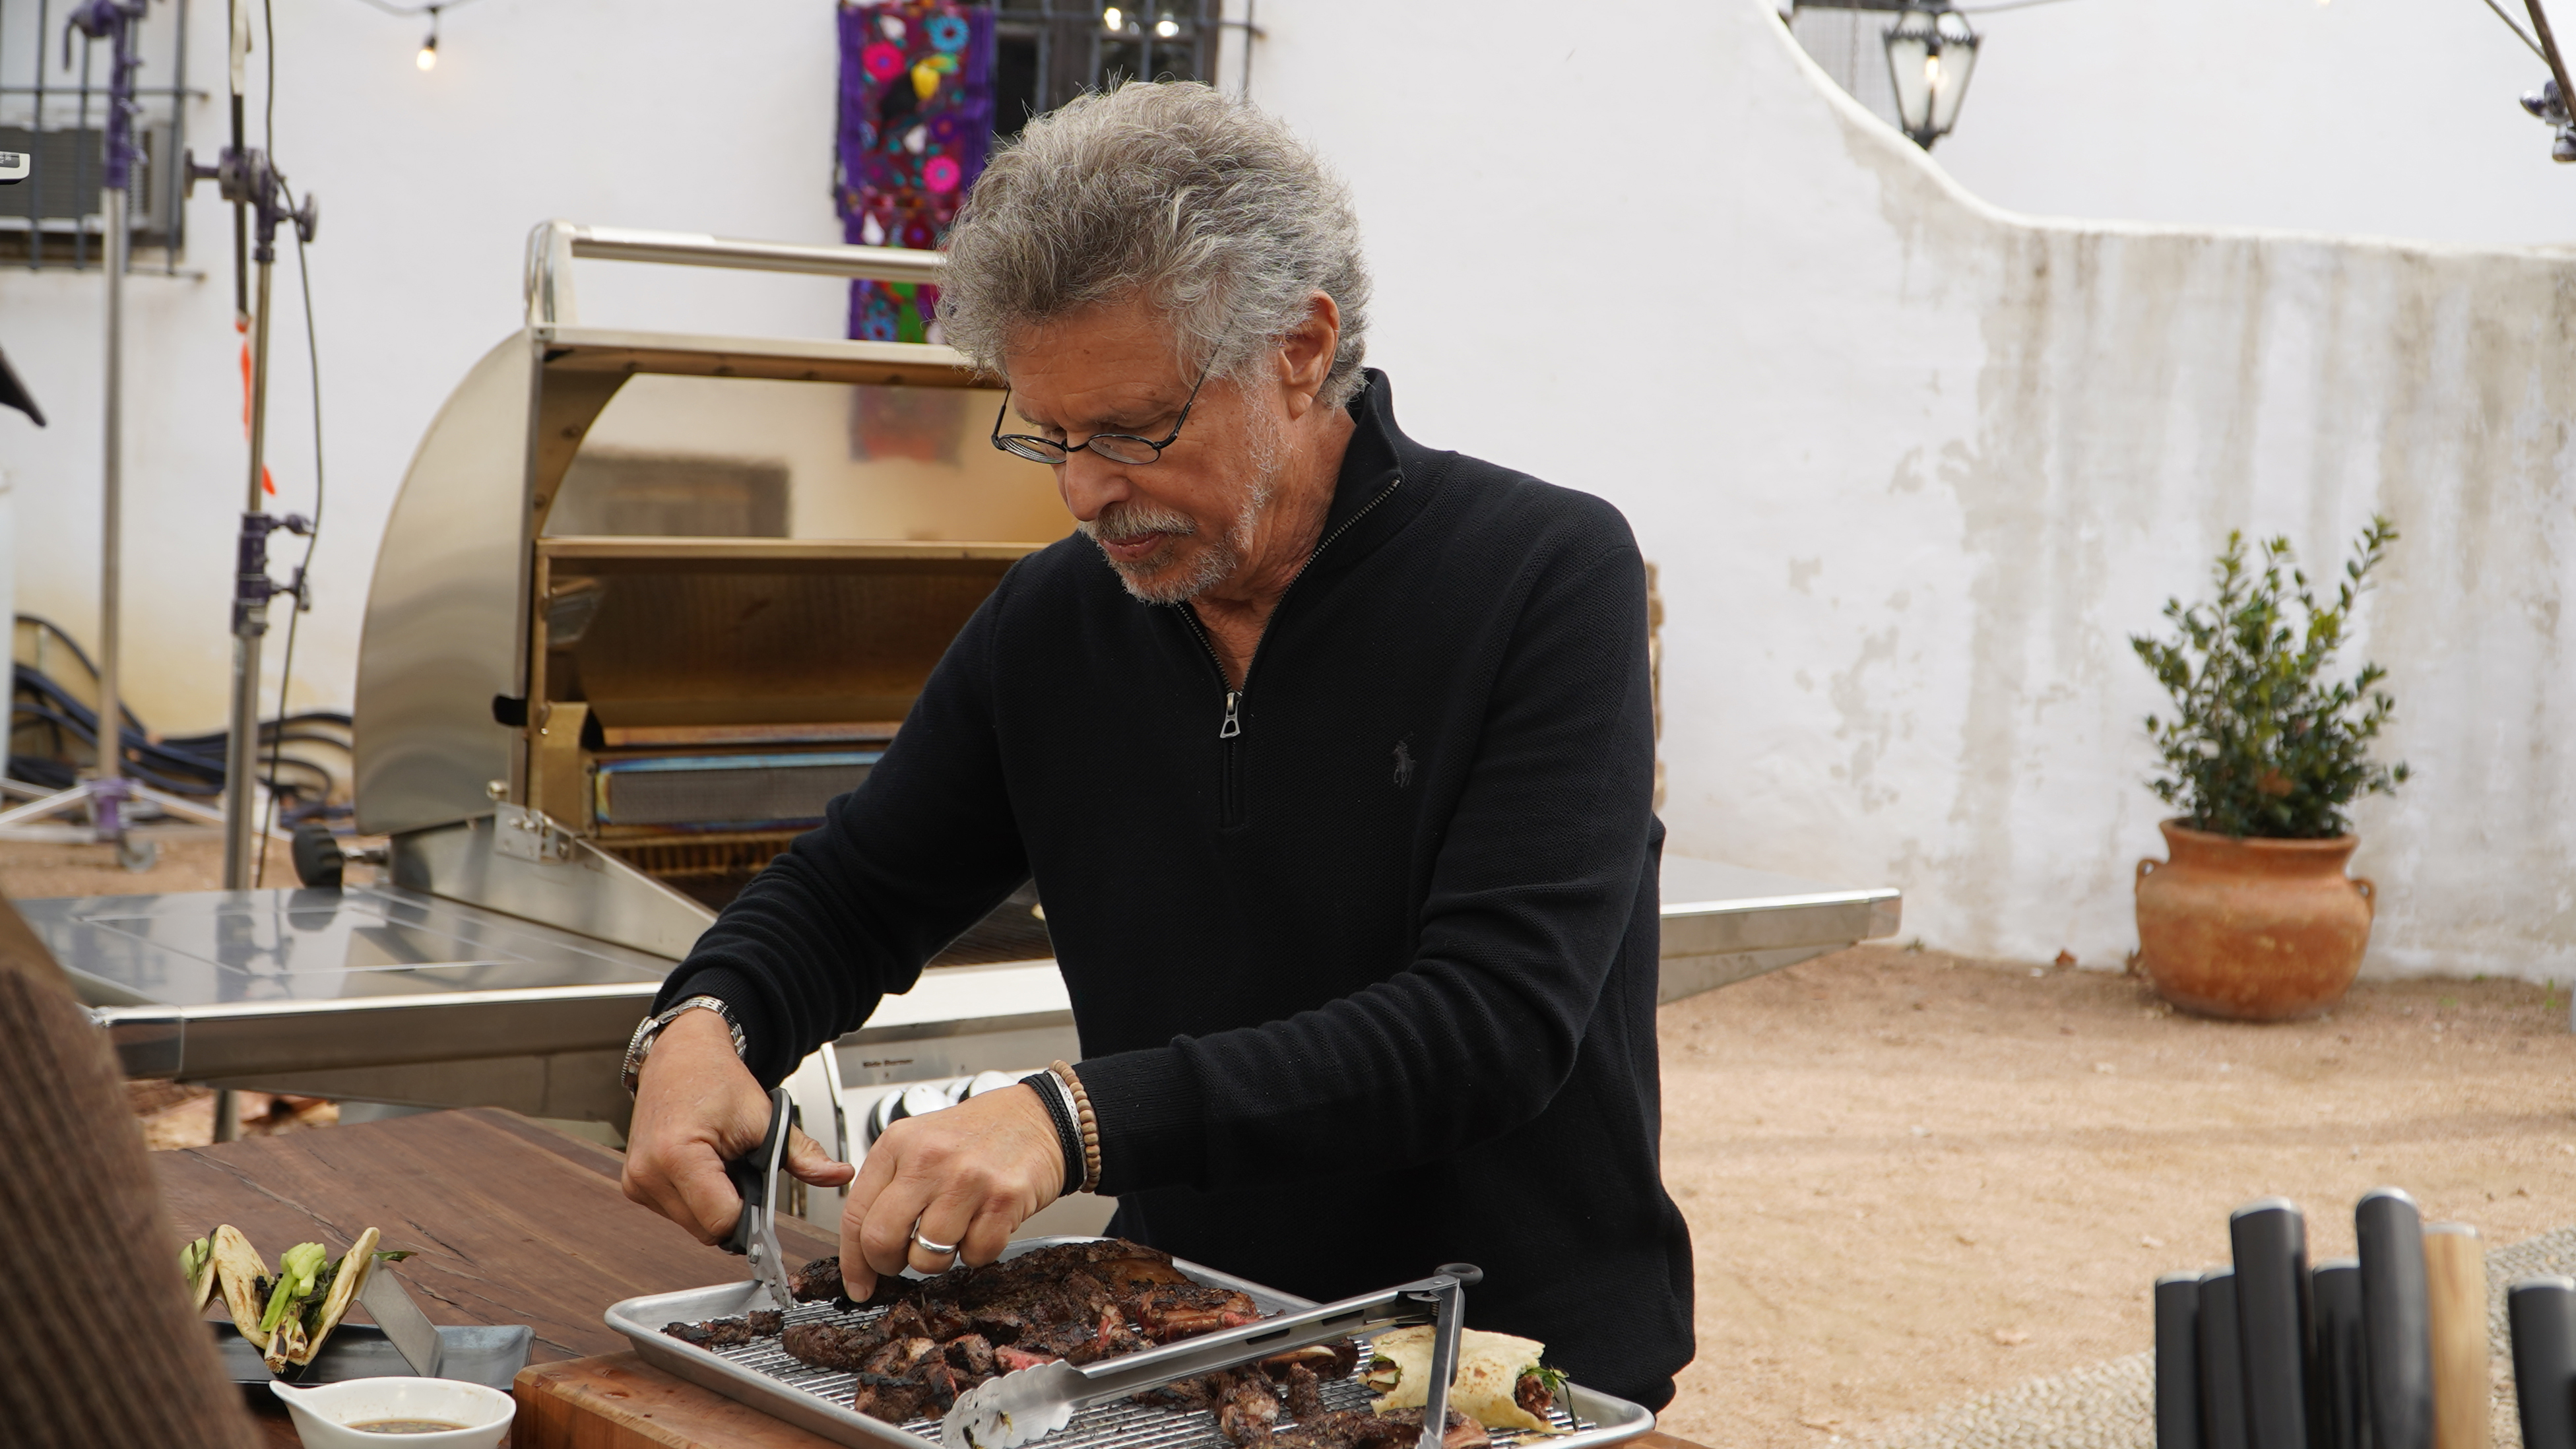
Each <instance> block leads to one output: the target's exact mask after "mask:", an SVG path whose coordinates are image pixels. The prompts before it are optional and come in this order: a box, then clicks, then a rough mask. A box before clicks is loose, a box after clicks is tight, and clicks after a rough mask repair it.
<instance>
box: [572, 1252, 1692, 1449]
mask: <svg viewBox="0 0 2576 1449" xmlns="http://www.w3.org/2000/svg"><path fill="white" fill-rule="evenodd" d="M1078 1241H1085V1240H1083V1239H1076V1238H1040V1239H1030V1240H1026V1241H1024V1242H1019V1243H1014V1244H1012V1245H1011V1251H1010V1252H1009V1253H1008V1254H1006V1255H1005V1256H1017V1255H1018V1254H1019V1253H1022V1252H1026V1251H1029V1250H1030V1249H1033V1248H1039V1247H1045V1246H1047V1245H1049V1244H1052V1243H1062V1242H1078ZM1173 1266H1175V1267H1177V1268H1179V1269H1180V1270H1181V1271H1182V1272H1184V1273H1186V1274H1188V1275H1189V1276H1190V1277H1191V1278H1193V1279H1196V1280H1197V1281H1199V1282H1201V1283H1207V1284H1212V1285H1216V1286H1221V1287H1227V1288H1235V1289H1240V1290H1242V1291H1243V1292H1245V1293H1248V1294H1250V1295H1251V1296H1252V1299H1253V1301H1254V1302H1256V1303H1258V1304H1260V1306H1261V1308H1262V1310H1263V1311H1264V1312H1265V1313H1283V1312H1290V1311H1294V1310H1297V1309H1302V1308H1311V1307H1313V1306H1314V1305H1313V1304H1311V1303H1309V1302H1307V1301H1306V1300H1305V1299H1302V1298H1297V1297H1294V1296H1292V1295H1289V1294H1285V1293H1280V1292H1277V1291H1275V1290H1273V1289H1269V1288H1264V1287H1262V1286H1261V1285H1259V1284H1255V1283H1248V1282H1245V1281H1244V1280H1242V1279H1240V1278H1236V1277H1234V1276H1232V1275H1230V1274H1226V1273H1220V1272H1217V1271H1215V1270H1213V1269H1209V1268H1204V1267H1201V1266H1199V1265H1198V1264H1195V1263H1190V1262H1186V1261H1182V1260H1180V1259H1174V1260H1173ZM756 1297H757V1298H759V1300H760V1301H759V1302H758V1303H755V1302H754V1299H755V1298H756ZM765 1303H766V1298H765V1296H763V1295H760V1294H759V1292H758V1290H757V1288H756V1287H755V1286H754V1285H752V1284H749V1283H731V1284H724V1285H721V1286H718V1287H713V1288H695V1289H688V1290H684V1291H682V1292H678V1293H659V1294H651V1295H648V1296H645V1297H641V1298H630V1299H627V1300H626V1301H624V1302H622V1303H618V1304H616V1305H614V1306H612V1307H611V1308H610V1309H609V1310H608V1312H607V1314H606V1315H605V1317H606V1320H607V1323H608V1326H609V1327H611V1328H613V1329H616V1330H617V1331H618V1332H620V1333H622V1334H624V1335H626V1337H627V1339H628V1340H629V1341H630V1342H632V1343H633V1344H634V1346H635V1352H636V1354H637V1356H638V1357H640V1358H642V1359H643V1360H644V1361H645V1362H647V1363H650V1364H652V1365H653V1366H654V1367H656V1368H659V1369H661V1370H663V1371H664V1372H667V1373H670V1374H672V1375H674V1376H676V1377H679V1378H682V1379H686V1380H688V1381H689V1382H691V1383H693V1384H696V1385H698V1386H699V1387H701V1388H704V1389H709V1390H712V1391H713V1392H715V1393H719V1394H722V1395H724V1396H725V1397H727V1398H729V1399H732V1400H734V1401H736V1402H738V1403H742V1404H747V1405H750V1406H751V1407H753V1408H756V1409H760V1410H761V1411H763V1412H765V1413H768V1414H771V1415H773V1416H775V1417H777V1418H779V1419H783V1420H785V1421H786V1422H788V1423H791V1424H794V1425H795V1426H797V1427H798V1428H800V1429H804V1430H807V1431H808V1432H810V1433H814V1434H818V1435H821V1436H822V1437H824V1438H826V1439H829V1440H831V1441H832V1442H834V1443H836V1444H841V1445H846V1446H849V1449H923V1446H924V1445H932V1446H935V1445H937V1444H938V1443H939V1424H938V1421H937V1420H935V1419H922V1420H916V1421H914V1422H912V1423H910V1424H890V1423H887V1422H886V1421H885V1420H883V1419H878V1418H875V1417H873V1416H870V1415H866V1414H861V1413H858V1412H856V1411H854V1410H853V1409H851V1408H850V1406H849V1405H850V1400H851V1395H852V1393H853V1391H854V1390H855V1388H856V1386H857V1378H856V1376H855V1375H852V1374H850V1373H847V1372H843V1371H841V1370H837V1369H821V1368H815V1367H812V1366H810V1365H807V1364H804V1363H800V1362H798V1361H797V1360H796V1359H794V1358H791V1357H789V1356H788V1355H787V1353H786V1351H785V1350H784V1349H783V1348H781V1347H779V1344H778V1340H776V1339H760V1340H757V1341H755V1342H753V1343H751V1344H748V1345H745V1346H744V1347H741V1348H736V1349H726V1350H713V1349H706V1348H701V1347H698V1346H697V1345H695V1344H690V1343H684V1342H682V1341H681V1340H679V1339H676V1338H673V1337H671V1336H670V1335H668V1334H666V1333H663V1332H662V1331H661V1330H662V1327H663V1325H665V1324H668V1323H673V1322H682V1323H694V1322H698V1321H701V1320H704V1319H709V1318H725V1317H732V1316H735V1315H737V1314H740V1313H742V1312H743V1311H745V1310H746V1309H747V1308H750V1307H754V1306H765ZM885 1311H886V1310H884V1309H867V1310H858V1311H853V1312H848V1313H843V1312H840V1311H838V1310H836V1309H834V1308H833V1307H832V1306H831V1305H829V1304H820V1303H818V1304H805V1305H800V1306H799V1307H797V1308H796V1309H794V1310H792V1311H791V1312H790V1313H789V1314H788V1319H787V1321H788V1322H789V1323H815V1322H838V1323H844V1324H862V1323H866V1322H869V1321H871V1320H872V1319H874V1318H876V1317H878V1316H880V1315H882V1314H883V1313H884V1312H885ZM1362 1344H1363V1349H1364V1350H1365V1347H1366V1340H1363V1341H1362ZM1366 1364H1367V1359H1366V1356H1365V1352H1364V1353H1363V1356H1362V1359H1361V1371H1365V1368H1366ZM1569 1387H1570V1389H1571V1392H1570V1393H1569V1395H1568V1398H1569V1399H1570V1400H1571V1401H1572V1403H1573V1405H1574V1407H1575V1408H1576V1409H1578V1410H1579V1411H1580V1412H1581V1417H1580V1418H1568V1417H1567V1416H1566V1414H1565V1413H1564V1411H1563V1410H1562V1409H1553V1410H1551V1411H1550V1413H1549V1416H1548V1417H1549V1418H1550V1419H1551V1420H1552V1421H1553V1422H1554V1423H1555V1424H1556V1425H1557V1427H1558V1428H1559V1429H1560V1430H1562V1431H1564V1432H1562V1433H1560V1434H1558V1435H1555V1436H1552V1437H1549V1438H1547V1439H1545V1440H1543V1441H1538V1442H1543V1443H1544V1444H1545V1445H1546V1446H1547V1449H1597V1446H1603V1445H1609V1444H1614V1443H1617V1442H1619V1441H1621V1440H1625V1439H1631V1438H1634V1437H1636V1436H1638V1435H1640V1434H1643V1433H1645V1432H1647V1431H1648V1430H1650V1429H1652V1428H1653V1427H1654V1425H1655V1416H1654V1415H1653V1414H1652V1413H1650V1412H1648V1411H1647V1410H1646V1409H1644V1408H1643V1407H1641V1406H1639V1405H1636V1404H1632V1403H1629V1402H1628V1401H1627V1400H1625V1399H1618V1398H1613V1397H1611V1396H1609V1395H1606V1394H1599V1393H1594V1392H1592V1391H1591V1390H1588V1389H1584V1388H1582V1387H1580V1386H1579V1385H1575V1386H1569ZM1369 1398H1370V1395H1369V1392H1368V1390H1367V1389H1366V1388H1365V1387H1364V1386H1363V1385H1361V1383H1360V1382H1359V1379H1358V1376H1357V1373H1356V1372H1355V1373H1354V1374H1353V1376H1352V1377H1350V1378H1347V1379H1342V1380H1338V1381H1336V1382H1333V1383H1329V1384H1326V1385H1325V1386H1324V1401H1325V1404H1326V1406H1327V1407H1328V1408H1334V1409H1346V1408H1347V1409H1356V1408H1365V1407H1366V1406H1367V1404H1368V1402H1369ZM1489 1432H1491V1433H1492V1435H1493V1438H1494V1442H1495V1444H1496V1445H1497V1446H1501V1449H1510V1446H1512V1445H1514V1444H1515V1443H1516V1442H1517V1441H1518V1440H1519V1439H1520V1438H1521V1437H1522V1436H1521V1435H1519V1434H1518V1433H1516V1432H1515V1431H1513V1430H1508V1429H1499V1430H1492V1431H1489ZM1045 1444H1046V1446H1047V1449H1233V1445H1232V1443H1231V1442H1230V1441H1229V1440H1227V1439H1226V1438H1225V1437H1224V1436H1223V1435H1221V1434H1219V1433H1218V1432H1217V1428H1216V1418H1215V1416H1214V1415H1213V1414H1210V1413H1207V1412H1205V1411H1197V1412H1183V1411H1181V1410H1177V1409H1168V1408H1159V1407H1151V1406H1147V1405H1142V1404H1135V1403H1131V1402H1128V1401H1125V1400H1119V1401H1115V1402H1112V1403H1107V1404H1099V1405H1094V1406H1092V1407H1090V1408H1086V1409H1083V1410H1081V1411H1079V1412H1078V1413H1076V1414H1075V1415H1074V1419H1073V1422H1072V1424H1071V1425H1069V1426H1068V1427H1067V1428H1066V1429H1065V1430H1064V1431H1063V1432H1061V1433H1058V1434H1054V1435H1050V1436H1049V1437H1048V1438H1047V1440H1046V1441H1045Z"/></svg>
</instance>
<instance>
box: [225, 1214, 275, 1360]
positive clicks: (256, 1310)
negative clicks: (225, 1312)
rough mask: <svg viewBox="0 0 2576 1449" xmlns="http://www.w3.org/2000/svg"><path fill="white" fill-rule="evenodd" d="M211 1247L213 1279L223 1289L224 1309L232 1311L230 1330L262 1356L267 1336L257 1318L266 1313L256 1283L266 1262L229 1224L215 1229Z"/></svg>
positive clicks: (265, 1306) (266, 1270) (262, 1274)
mask: <svg viewBox="0 0 2576 1449" xmlns="http://www.w3.org/2000/svg"><path fill="white" fill-rule="evenodd" d="M214 1248H215V1253H214V1268H215V1279H216V1281H217V1282H218V1283H219V1284H220V1285H221V1286H222V1288H223V1293H224V1307H225V1308H227V1309H229V1310H231V1312H232V1315H233V1327H235V1328H238V1329H240V1330H241V1336H242V1337H244V1338H247V1339H249V1340H250V1341H251V1342H252V1343H253V1344H254V1345H256V1346H257V1347H258V1348H259V1350H260V1351H261V1352H262V1353H266V1352H267V1351H268V1339H269V1335H268V1334H266V1333H264V1332H262V1331H261V1330H260V1326H259V1316H260V1315H261V1314H262V1313H264V1312H266V1311H267V1309H268V1303H267V1302H266V1300H265V1299H263V1298H262V1297H261V1296H260V1291H259V1280H260V1279H262V1278H265V1277H267V1276H268V1260H266V1259H265V1258H262V1257H261V1256H260V1255H259V1249H257V1248H254V1247H252V1246H251V1245H250V1239H248V1238H245V1237H243V1236H242V1234H241V1229H239V1228H236V1227H234V1226H232V1225H231V1224H229V1223H227V1224H225V1225H224V1226H222V1227H219V1228H217V1229H215V1243H214Z"/></svg>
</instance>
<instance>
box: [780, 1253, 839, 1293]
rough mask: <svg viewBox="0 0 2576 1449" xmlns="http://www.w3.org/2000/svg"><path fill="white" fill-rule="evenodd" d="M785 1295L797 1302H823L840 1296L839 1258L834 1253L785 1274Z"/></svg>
mask: <svg viewBox="0 0 2576 1449" xmlns="http://www.w3.org/2000/svg"><path fill="white" fill-rule="evenodd" d="M787 1296H788V1297H790V1298H793V1299H795V1300H796V1301H797V1302H799V1303H823V1302H828V1301H829V1300H831V1299H835V1298H838V1297H840V1296H841V1258H840V1255H839V1254H837V1253H835V1254H833V1255H832V1256H831V1257H828V1258H816V1259H815V1260H814V1261H813V1262H811V1263H808V1264H806V1265H805V1266H804V1267H802V1268H799V1269H797V1270H796V1271H795V1272H793V1273H790V1274H788V1275H787Z"/></svg>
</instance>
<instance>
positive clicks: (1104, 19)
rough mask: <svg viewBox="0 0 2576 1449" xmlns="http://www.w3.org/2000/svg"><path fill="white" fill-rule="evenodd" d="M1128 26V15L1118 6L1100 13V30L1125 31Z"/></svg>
mask: <svg viewBox="0 0 2576 1449" xmlns="http://www.w3.org/2000/svg"><path fill="white" fill-rule="evenodd" d="M1126 25H1127V15H1126V12H1125V11H1122V10H1120V9H1119V8H1118V7H1117V6H1115V5H1112V6H1110V7H1109V8H1108V9H1106V10H1103V11H1101V12H1100V28H1101V29H1103V30H1121V29H1124V28H1125V27H1126Z"/></svg>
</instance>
